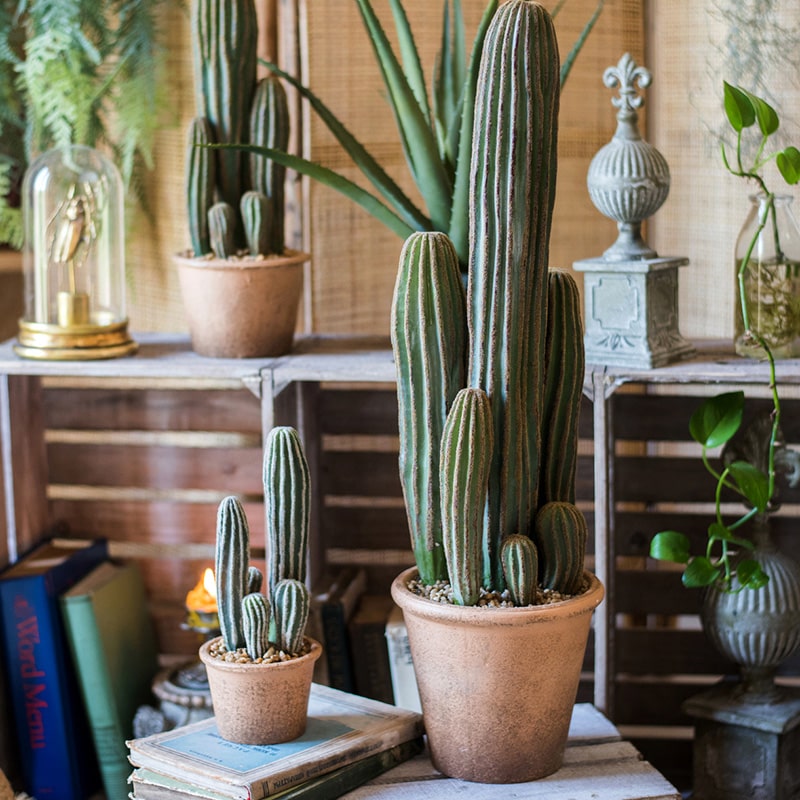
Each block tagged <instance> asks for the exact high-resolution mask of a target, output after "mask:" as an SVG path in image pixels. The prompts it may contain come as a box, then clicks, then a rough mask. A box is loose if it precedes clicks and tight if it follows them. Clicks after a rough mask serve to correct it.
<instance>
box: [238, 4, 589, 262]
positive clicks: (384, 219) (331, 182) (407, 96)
mask: <svg viewBox="0 0 800 800" xmlns="http://www.w3.org/2000/svg"><path fill="white" fill-rule="evenodd" d="M356 3H357V5H358V9H359V12H360V14H361V18H362V20H363V23H364V27H365V29H366V31H367V34H368V36H369V40H370V43H371V45H372V48H373V52H374V55H375V60H376V63H377V65H378V67H379V68H380V72H381V75H382V77H383V80H384V84H385V89H386V96H387V98H388V101H389V104H390V106H391V108H392V111H393V113H394V118H395V120H396V123H397V128H398V134H399V137H400V140H401V141H402V142H403V146H404V152H405V157H406V163H407V165H408V168H409V172H410V173H411V177H412V179H413V181H414V183H415V185H416V187H417V190H418V193H419V195H420V197H421V198H422V201H423V203H424V206H425V208H424V209H423V208H421V207H420V206H419V205H418V204H417V203H416V202H415V201H413V200H411V199H410V198H409V197H408V195H407V194H406V193H405V192H404V191H403V190H402V189H401V188H400V186H399V185H398V184H397V183H396V181H395V180H394V179H393V178H392V177H391V176H390V175H389V174H388V173H387V172H386V170H385V169H384V168H383V167H382V166H381V164H380V163H379V162H378V160H377V159H376V158H375V157H374V156H373V155H372V154H371V153H370V152H369V151H368V150H367V148H366V147H365V146H364V145H363V144H362V143H361V142H360V141H359V140H358V139H357V138H356V137H355V136H354V135H353V134H352V133H351V132H350V131H349V130H348V129H347V127H346V126H345V125H344V124H343V123H342V122H341V121H340V120H339V119H338V117H337V116H336V115H335V114H334V113H333V112H332V111H331V110H330V108H328V107H327V106H326V105H325V103H324V102H323V101H322V100H321V99H320V98H319V97H318V96H317V95H316V94H314V92H313V91H312V90H311V89H310V88H309V87H307V86H304V85H303V84H302V83H301V82H300V81H299V80H298V79H297V78H296V77H294V76H292V75H290V74H289V73H287V72H285V71H284V70H282V69H281V68H280V67H279V66H278V65H277V64H274V63H270V62H265V64H266V66H268V67H269V69H270V70H271V71H272V73H273V74H274V75H277V76H279V77H281V78H282V79H284V80H286V81H287V82H288V83H289V84H291V86H293V87H294V88H295V89H296V90H297V91H298V92H299V93H300V95H301V96H302V97H304V98H305V99H306V100H308V102H309V104H310V106H311V108H312V109H313V110H314V112H315V113H316V114H317V115H318V117H319V119H320V121H321V122H322V123H323V124H324V125H325V126H326V127H327V128H328V130H329V131H330V133H331V135H332V136H334V138H335V139H336V140H337V141H338V142H339V144H340V145H341V146H342V148H343V149H344V150H345V152H346V153H347V154H348V155H349V156H350V157H351V158H352V160H353V163H354V164H355V166H356V167H357V168H358V170H359V171H360V172H361V173H362V175H363V177H364V178H365V180H366V181H367V182H368V183H369V185H370V186H371V187H372V189H373V190H374V191H375V192H376V193H377V194H372V193H371V192H370V191H368V190H366V189H364V188H363V187H362V186H359V185H358V184H356V183H354V182H352V181H351V180H349V179H348V178H346V177H344V176H343V175H340V174H339V173H336V172H334V171H332V170H330V169H328V168H327V167H324V166H322V165H320V164H317V163H314V162H311V161H308V160H306V159H303V158H300V157H297V156H294V155H292V154H289V153H286V152H284V150H283V149H278V150H276V149H274V148H268V149H262V148H258V147H252V148H249V149H250V150H251V151H252V152H256V153H261V154H264V155H268V156H269V157H270V158H273V159H274V160H275V161H276V162H278V163H280V164H283V165H284V166H285V167H288V168H290V169H294V170H296V171H297V172H299V173H300V174H303V175H307V176H309V177H310V178H312V179H313V180H317V181H319V182H320V183H321V184H323V185H325V186H327V187H329V188H332V189H334V190H336V191H338V192H340V193H342V194H343V195H344V196H346V197H347V198H348V199H350V200H351V201H353V202H355V203H357V204H358V205H360V206H361V207H362V208H364V209H365V210H366V211H367V212H369V213H370V214H371V215H372V216H374V217H375V218H376V219H377V220H379V221H380V222H381V223H383V224H384V225H386V226H387V227H388V228H389V229H390V230H392V231H394V232H395V233H396V234H398V235H399V236H400V237H402V238H403V239H405V238H407V237H408V236H409V235H410V234H411V233H413V232H414V231H442V232H445V233H447V234H448V236H449V238H450V239H451V241H452V242H453V245H454V247H455V249H456V253H457V255H458V259H459V264H460V267H461V270H462V272H463V273H466V269H467V261H468V203H469V200H468V196H469V163H470V157H471V151H472V122H473V111H474V98H475V91H476V81H477V78H478V66H479V61H480V55H481V50H482V48H483V42H484V39H485V36H486V30H487V27H488V25H489V24H490V22H491V20H492V17H493V16H494V14H495V13H496V11H497V8H498V5H499V3H498V0H489V2H488V3H487V5H486V9H485V11H484V13H483V17H482V20H481V22H480V25H479V27H478V30H477V32H476V35H475V39H474V41H473V44H472V49H471V54H470V56H469V59H468V60H467V58H466V45H465V41H464V38H465V36H464V19H463V13H462V7H461V0H452V2H451V0H444V2H443V23H442V46H441V49H440V51H439V53H438V56H437V61H436V63H437V69H436V71H435V73H434V75H433V79H432V81H431V102H429V100H428V92H427V89H426V81H425V76H424V74H423V72H422V66H421V58H420V54H419V52H418V50H417V47H416V44H415V40H414V36H413V32H412V29H411V25H410V23H409V20H408V17H407V15H406V11H405V9H404V7H403V4H402V2H401V0H392V2H391V7H392V14H393V19H394V23H395V31H394V32H395V36H396V38H397V41H398V44H399V50H400V52H401V54H402V55H401V57H400V58H398V57H397V55H396V54H395V52H394V50H393V49H392V45H391V42H390V39H389V37H388V36H387V34H386V33H385V31H384V29H383V27H382V25H381V20H380V17H379V16H378V15H377V14H376V13H375V10H374V8H373V6H372V4H371V3H370V0H356ZM603 5H604V0H599V2H598V3H597V5H596V7H595V10H594V12H593V13H592V15H591V16H590V18H589V19H588V21H587V22H586V25H585V26H584V28H583V30H582V31H581V33H580V35H579V36H578V38H577V40H576V41H575V43H574V44H573V46H572V48H571V50H570V52H569V54H568V55H567V57H566V58H565V59H564V62H563V63H562V64H561V68H560V85H562V86H563V84H564V83H565V82H566V79H567V76H568V75H569V73H570V70H571V68H572V65H573V63H574V61H575V59H576V58H577V56H578V54H579V52H580V50H581V48H582V47H583V44H584V42H585V41H586V39H587V37H588V36H589V34H590V32H591V30H592V28H593V27H594V25H595V23H596V22H597V19H598V18H599V16H600V14H601V12H602V10H603ZM562 6H563V2H562V3H557V4H556V7H555V10H554V12H553V16H555V15H556V14H557V12H558V10H559V9H560V8H561V7H562Z"/></svg>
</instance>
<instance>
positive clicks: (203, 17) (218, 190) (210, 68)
mask: <svg viewBox="0 0 800 800" xmlns="http://www.w3.org/2000/svg"><path fill="white" fill-rule="evenodd" d="M191 20H192V22H191V25H192V50H193V54H194V81H195V99H196V105H197V113H198V116H197V117H196V118H195V119H194V120H193V121H192V124H191V126H190V129H189V135H188V153H187V163H186V195H187V212H188V219H189V229H190V235H191V249H190V250H189V251H188V252H185V253H181V254H178V255H177V256H176V262H177V265H178V276H179V280H180V286H181V292H182V295H183V300H184V307H185V310H186V316H187V321H188V325H189V331H190V334H191V339H192V346H193V348H194V350H195V351H196V352H197V353H199V354H200V355H205V356H211V357H227V358H253V357H266V356H278V355H283V354H284V353H286V352H288V351H289V350H290V349H291V346H292V340H293V337H294V330H295V325H296V322H297V308H298V303H299V300H300V295H301V293H302V288H303V265H304V263H305V262H306V261H308V259H309V256H308V255H307V254H306V253H300V252H297V251H293V250H289V249H287V248H286V247H285V241H284V213H285V211H284V179H285V168H284V167H283V166H281V165H280V164H278V163H276V162H274V161H272V160H270V159H268V158H266V157H265V156H263V155H260V154H257V153H253V154H250V155H246V154H244V153H242V152H240V151H237V150H236V149H232V148H225V147H224V145H226V144H231V143H234V142H235V143H246V142H250V143H252V144H257V145H260V146H263V147H265V148H276V149H285V147H286V145H287V143H288V139H289V112H288V107H287V101H286V93H285V90H284V88H283V86H282V84H281V83H280V81H279V80H278V78H276V77H274V76H267V77H265V78H262V79H260V80H257V78H256V68H257V58H256V40H257V34H258V29H257V15H256V8H255V3H254V0H193V3H192V14H191ZM209 145H223V146H222V147H218V148H216V147H210V146H209Z"/></svg>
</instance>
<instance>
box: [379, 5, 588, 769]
mask: <svg viewBox="0 0 800 800" xmlns="http://www.w3.org/2000/svg"><path fill="white" fill-rule="evenodd" d="M477 86H478V89H477V96H476V106H475V126H474V131H473V149H472V164H471V169H470V175H471V187H470V198H471V199H470V205H471V207H470V247H469V263H468V268H469V271H468V287H467V292H466V296H465V295H464V292H463V288H462V286H463V284H462V281H461V280H460V274H459V268H458V258H457V256H456V251H455V248H454V246H453V245H452V243H451V242H450V240H449V239H448V238H447V237H446V236H445V235H444V234H441V233H415V234H413V235H412V236H411V237H410V238H409V239H408V240H407V241H406V243H405V246H404V248H403V252H402V254H401V257H400V267H399V270H398V277H397V283H396V287H395V296H394V304H393V313H392V344H393V349H394V354H395V361H396V364H397V371H398V379H397V386H398V405H399V422H400V475H401V482H402V485H403V492H404V497H405V502H406V508H407V512H408V519H409V525H410V529H411V536H412V544H413V548H414V554H415V561H416V566H415V567H412V568H411V569H408V570H406V571H405V572H403V573H402V574H401V575H399V576H398V577H397V578H396V579H395V581H394V582H393V584H392V596H393V598H394V599H395V602H397V604H398V605H399V606H400V607H401V608H402V609H403V613H404V617H405V621H406V625H407V628H408V635H409V642H410V646H411V653H412V657H413V661H414V668H415V672H416V676H417V682H418V685H419V690H420V699H421V703H422V711H423V716H424V719H425V728H426V732H427V735H428V744H429V747H430V751H431V756H432V758H433V761H434V764H435V765H436V766H437V768H438V769H439V770H440V771H442V772H443V773H445V774H447V775H450V776H452V777H457V778H462V779H465V780H472V781H480V782H489V783H510V782H519V781H528V780H535V779H537V778H541V777H544V776H546V775H548V774H551V773H552V772H554V771H556V770H557V769H558V768H559V767H560V765H561V763H562V758H563V751H564V746H565V744H566V739H567V734H568V729H569V722H570V718H571V715H572V707H573V704H574V702H575V697H576V693H577V688H578V682H579V678H580V671H581V667H582V664H583V658H584V652H585V649H586V644H587V640H588V635H589V630H590V622H591V617H592V613H593V611H594V609H595V608H596V607H597V606H598V604H599V603H600V602H601V600H602V599H603V587H602V585H601V583H600V582H599V581H598V580H597V578H596V577H595V576H594V575H592V574H591V573H590V572H588V571H587V570H585V569H584V556H585V546H586V538H587V527H586V521H585V519H584V517H583V514H582V513H581V512H580V511H579V509H578V508H577V506H576V505H575V473H576V463H577V422H578V410H579V404H580V400H581V392H582V386H583V372H584V353H583V333H582V329H581V311H580V304H579V295H578V288H577V285H576V283H575V281H574V279H573V278H572V277H571V276H570V275H569V274H568V273H566V272H561V271H556V270H550V269H548V255H549V253H548V250H549V235H550V224H551V214H552V209H553V203H554V189H555V178H556V140H557V117H558V98H559V56H558V48H557V44H556V36H555V31H554V28H553V24H552V19H551V17H550V15H549V13H548V12H547V11H546V9H545V8H543V7H542V6H541V5H539V4H538V3H535V2H532V0H509V2H507V3H505V4H502V5H501V6H500V7H499V9H498V10H497V12H496V14H495V16H494V17H493V19H492V22H491V24H490V26H489V29H488V31H487V35H486V41H485V45H484V48H483V53H482V58H481V66H480V76H479V79H478V83H477ZM465 698H469V701H468V702H467V701H465Z"/></svg>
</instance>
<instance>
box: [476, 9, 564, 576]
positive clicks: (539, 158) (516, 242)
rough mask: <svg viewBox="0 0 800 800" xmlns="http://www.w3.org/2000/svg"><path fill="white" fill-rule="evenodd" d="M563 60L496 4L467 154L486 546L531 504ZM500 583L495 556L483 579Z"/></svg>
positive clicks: (552, 37)
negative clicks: (486, 426)
mask: <svg viewBox="0 0 800 800" xmlns="http://www.w3.org/2000/svg"><path fill="white" fill-rule="evenodd" d="M558 100H559V58H558V45H557V41H556V33H555V29H554V27H553V22H552V19H551V17H550V15H549V14H548V12H547V11H546V10H545V9H544V8H543V7H541V6H539V5H538V4H536V3H533V2H529V0H512V1H511V2H509V3H506V4H505V5H501V6H500V8H499V9H498V10H497V13H496V14H495V16H494V18H493V20H492V23H491V25H490V26H489V30H488V32H487V35H486V41H485V43H484V49H483V57H482V59H481V68H480V74H479V78H478V90H477V94H476V99H475V128H474V132H473V150H472V168H471V172H472V183H471V195H472V197H471V202H472V208H471V216H470V238H471V246H470V262H469V297H468V306H469V330H470V345H469V368H468V379H469V385H470V386H478V387H480V388H482V389H483V390H484V391H485V392H486V393H487V394H488V395H489V397H491V400H492V412H493V415H494V420H495V423H494V424H495V455H494V460H493V465H492V473H491V476H490V478H489V503H488V524H489V537H490V547H491V549H492V552H494V553H499V550H500V546H501V544H502V541H503V539H504V538H505V537H506V536H509V535H510V534H512V533H517V532H519V531H524V530H527V528H528V525H529V522H530V519H531V518H532V516H533V513H534V511H535V507H534V504H535V502H536V498H537V482H538V463H539V450H540V442H541V433H540V425H541V424H542V419H541V416H542V388H541V387H542V386H543V384H544V371H545V328H546V323H547V270H548V259H549V237H550V225H551V216H552V210H553V203H554V199H555V185H556V149H557V130H558ZM486 580H487V582H488V583H490V584H491V585H495V586H498V585H502V582H503V577H502V570H501V569H500V567H499V559H497V558H495V559H494V563H493V564H492V565H491V572H490V573H488V574H487V575H486Z"/></svg>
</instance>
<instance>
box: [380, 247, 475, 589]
mask: <svg viewBox="0 0 800 800" xmlns="http://www.w3.org/2000/svg"><path fill="white" fill-rule="evenodd" d="M391 334H392V347H393V350H394V357H395V363H396V365H397V371H398V384H397V385H398V406H399V427H400V480H401V483H402V487H403V495H404V498H405V503H406V510H407V512H408V522H409V528H410V531H411V541H412V545H413V548H414V556H415V559H416V563H417V566H418V567H419V571H420V578H421V579H422V580H423V581H424V582H426V583H434V582H435V581H437V580H440V579H443V578H445V577H446V576H447V568H446V565H445V561H444V553H443V550H442V526H441V508H440V495H439V446H440V442H441V435H442V430H443V428H444V423H445V418H446V416H447V412H448V410H449V408H450V404H451V403H452V401H453V398H454V397H455V395H456V393H457V392H458V391H459V390H460V389H461V388H462V387H463V386H464V348H465V338H466V329H465V324H464V293H463V287H462V284H461V277H460V272H459V266H458V257H457V256H456V252H455V249H454V248H453V245H452V244H451V242H450V240H449V239H448V238H447V237H446V236H445V235H444V234H442V233H415V234H414V235H412V236H411V237H409V239H408V240H407V241H406V243H405V245H404V247H403V251H402V253H401V255H400V265H399V270H398V274H397V282H396V285H395V291H394V301H393V304H392V321H391Z"/></svg>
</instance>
